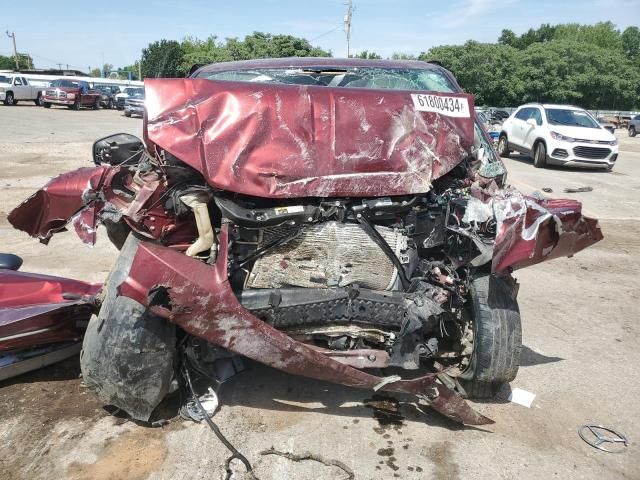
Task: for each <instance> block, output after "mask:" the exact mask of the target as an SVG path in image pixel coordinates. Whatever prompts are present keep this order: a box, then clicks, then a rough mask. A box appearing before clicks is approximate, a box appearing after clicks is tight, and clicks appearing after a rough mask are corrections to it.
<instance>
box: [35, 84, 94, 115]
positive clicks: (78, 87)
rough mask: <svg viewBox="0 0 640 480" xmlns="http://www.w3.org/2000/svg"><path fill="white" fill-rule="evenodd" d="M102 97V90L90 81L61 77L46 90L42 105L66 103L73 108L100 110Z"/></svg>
mask: <svg viewBox="0 0 640 480" xmlns="http://www.w3.org/2000/svg"><path fill="white" fill-rule="evenodd" d="M101 99H102V95H101V94H100V92H99V91H98V90H93V89H92V88H91V87H90V86H89V83H87V82H85V81H82V80H68V79H64V78H60V79H58V80H54V81H53V82H51V86H50V87H48V88H47V89H46V90H45V96H44V98H43V99H42V106H43V107H44V108H51V105H64V106H66V107H69V108H71V109H73V110H78V109H80V107H90V108H93V109H94V110H98V109H99V108H100V101H101Z"/></svg>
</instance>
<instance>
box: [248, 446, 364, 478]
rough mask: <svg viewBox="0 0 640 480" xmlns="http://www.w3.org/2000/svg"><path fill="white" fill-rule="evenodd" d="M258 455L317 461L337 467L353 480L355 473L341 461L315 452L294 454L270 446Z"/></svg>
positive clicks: (298, 460) (295, 460)
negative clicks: (326, 457)
mask: <svg viewBox="0 0 640 480" xmlns="http://www.w3.org/2000/svg"><path fill="white" fill-rule="evenodd" d="M260 455H278V456H280V457H284V458H286V459H288V460H291V461H292V462H303V461H305V460H311V461H313V462H318V463H321V464H323V465H326V466H327V467H337V468H339V469H341V470H342V471H343V472H344V473H346V474H347V477H346V479H347V480H353V479H354V478H355V474H354V473H353V470H351V469H350V468H349V467H347V466H346V465H345V464H344V463H342V462H341V461H339V460H327V459H325V458H324V457H322V456H320V455H317V454H315V453H310V452H305V453H302V454H300V455H296V454H294V453H289V452H280V451H278V450H276V449H274V448H273V447H271V448H270V449H269V450H263V451H262V452H260Z"/></svg>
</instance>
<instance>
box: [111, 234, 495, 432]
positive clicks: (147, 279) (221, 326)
mask: <svg viewBox="0 0 640 480" xmlns="http://www.w3.org/2000/svg"><path fill="white" fill-rule="evenodd" d="M219 240H220V251H221V252H226V251H227V247H228V231H227V227H226V225H225V226H224V227H223V228H222V231H221V232H220V237H219ZM159 288H162V289H165V290H166V292H167V293H168V296H169V299H170V300H169V303H168V304H164V305H158V304H154V303H153V302H152V301H150V298H152V296H151V293H152V292H154V291H157V290H158V289H159ZM119 294H120V295H123V296H125V297H129V298H132V299H133V300H135V301H137V302H138V303H140V304H142V305H146V306H147V307H149V308H150V310H151V311H152V312H153V313H154V314H156V315H158V316H160V317H163V318H166V319H168V320H169V321H171V322H173V323H175V324H177V325H178V326H180V327H181V328H183V329H184V330H185V331H187V332H189V333H190V334H192V335H195V336H197V337H200V338H203V339H205V340H207V341H208V342H211V343H213V344H215V345H218V346H220V347H223V348H226V349H228V350H230V351H232V352H234V353H237V354H239V355H243V356H245V357H248V358H251V359H252V360H255V361H257V362H260V363H263V364H265V365H268V366H271V367H273V368H277V369H279V370H282V371H284V372H287V373H290V374H293V375H300V376H304V377H309V378H315V379H318V380H324V381H329V382H332V383H337V384H341V385H346V386H349V387H355V388H361V389H367V390H378V389H380V390H385V391H391V392H402V393H409V394H415V395H418V396H420V397H421V398H425V399H426V400H427V401H428V402H429V404H430V405H431V406H432V407H433V408H434V409H435V410H436V411H438V412H440V413H442V414H443V415H445V416H447V417H449V418H451V419H453V420H455V421H457V422H460V423H464V424H467V425H485V424H489V423H493V421H492V420H490V419H489V418H487V417H485V416H483V415H481V414H480V413H478V412H476V411H475V410H473V409H472V408H471V407H470V406H469V405H468V404H467V403H466V402H465V401H464V400H463V398H462V397H461V396H459V395H458V394H457V393H455V392H453V391H452V390H449V389H448V388H447V387H446V386H444V385H443V384H442V383H439V381H438V380H437V374H436V373H430V374H427V375H424V376H422V377H418V378H414V379H410V380H400V379H396V378H393V377H377V376H375V375H371V374H369V373H366V372H363V371H361V370H358V369H356V368H353V367H351V366H349V365H345V364H344V363H341V362H339V361H337V360H336V359H334V358H331V357H330V356H328V355H325V354H324V353H322V352H319V351H318V350H316V349H313V348H312V347H310V346H308V345H306V344H304V343H301V342H298V341H296V340H294V339H293V338H291V337H290V336H288V335H286V334H285V333H283V332H281V331H279V330H277V329H275V328H273V327H272V326H270V325H268V324H267V323H265V322H263V321H262V320H260V319H258V318H257V317H255V316H254V315H253V314H252V313H251V312H249V311H248V310H247V309H245V308H244V307H243V306H242V305H241V304H240V303H239V302H238V299H237V298H236V296H235V295H234V293H233V291H232V290H231V287H230V285H229V282H228V280H227V259H226V255H220V256H219V258H218V261H217V263H216V264H215V265H207V264H205V263H202V262H200V261H198V260H195V259H193V258H190V257H187V256H185V255H183V254H181V253H178V252H175V251H172V250H171V249H170V248H167V247H162V246H158V245H154V244H151V243H144V242H141V243H139V244H138V245H137V247H136V252H135V254H134V256H133V261H132V263H131V267H130V270H129V275H128V277H127V278H126V280H125V281H124V282H123V283H122V284H121V285H120V287H119Z"/></svg>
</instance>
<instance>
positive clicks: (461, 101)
mask: <svg viewBox="0 0 640 480" xmlns="http://www.w3.org/2000/svg"><path fill="white" fill-rule="evenodd" d="M411 99H412V100H413V106H414V107H415V109H416V110H418V111H420V112H434V113H439V114H440V115H446V116H448V117H458V118H469V117H470V116H471V114H470V112H469V100H467V99H466V98H464V97H463V98H461V97H449V96H446V95H429V94H428V93H412V94H411Z"/></svg>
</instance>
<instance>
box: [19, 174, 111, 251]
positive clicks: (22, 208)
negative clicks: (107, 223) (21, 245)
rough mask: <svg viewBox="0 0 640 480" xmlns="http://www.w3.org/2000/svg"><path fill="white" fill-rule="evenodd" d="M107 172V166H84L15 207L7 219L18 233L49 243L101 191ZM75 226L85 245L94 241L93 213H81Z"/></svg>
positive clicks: (57, 179) (49, 184)
mask: <svg viewBox="0 0 640 480" xmlns="http://www.w3.org/2000/svg"><path fill="white" fill-rule="evenodd" d="M108 171H109V168H108V167H85V168H79V169H78V170H74V171H72V172H67V173H63V174H62V175H58V176H57V177H55V178H53V179H51V180H50V181H49V182H48V183H47V184H46V185H45V186H44V187H42V188H41V189H40V190H38V191H37V192H36V193H34V194H33V195H31V196H30V197H29V198H28V199H26V200H25V201H24V202H22V203H21V204H20V205H18V206H17V207H16V208H14V209H13V210H12V211H11V213H9V215H8V217H7V219H8V220H9V222H10V223H11V225H13V226H14V227H15V228H17V229H18V230H23V231H25V232H27V233H29V235H31V236H34V237H36V238H38V239H39V240H40V241H41V242H42V243H48V242H49V240H50V239H51V237H52V236H53V234H55V233H57V232H60V231H63V230H65V228H66V226H67V223H68V222H69V220H70V219H71V218H72V217H74V215H76V214H78V213H79V212H80V210H81V209H83V208H84V206H85V205H86V204H87V203H88V202H89V200H90V199H91V198H92V197H93V196H94V195H95V193H96V192H98V191H99V190H100V189H101V188H102V183H103V181H104V177H105V175H106V173H107V172H108ZM74 226H75V229H76V232H77V233H78V235H79V236H80V238H81V239H82V240H83V241H84V242H85V243H92V241H93V242H95V210H93V211H88V210H85V211H83V212H82V213H81V214H80V216H79V217H78V219H77V221H74Z"/></svg>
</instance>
